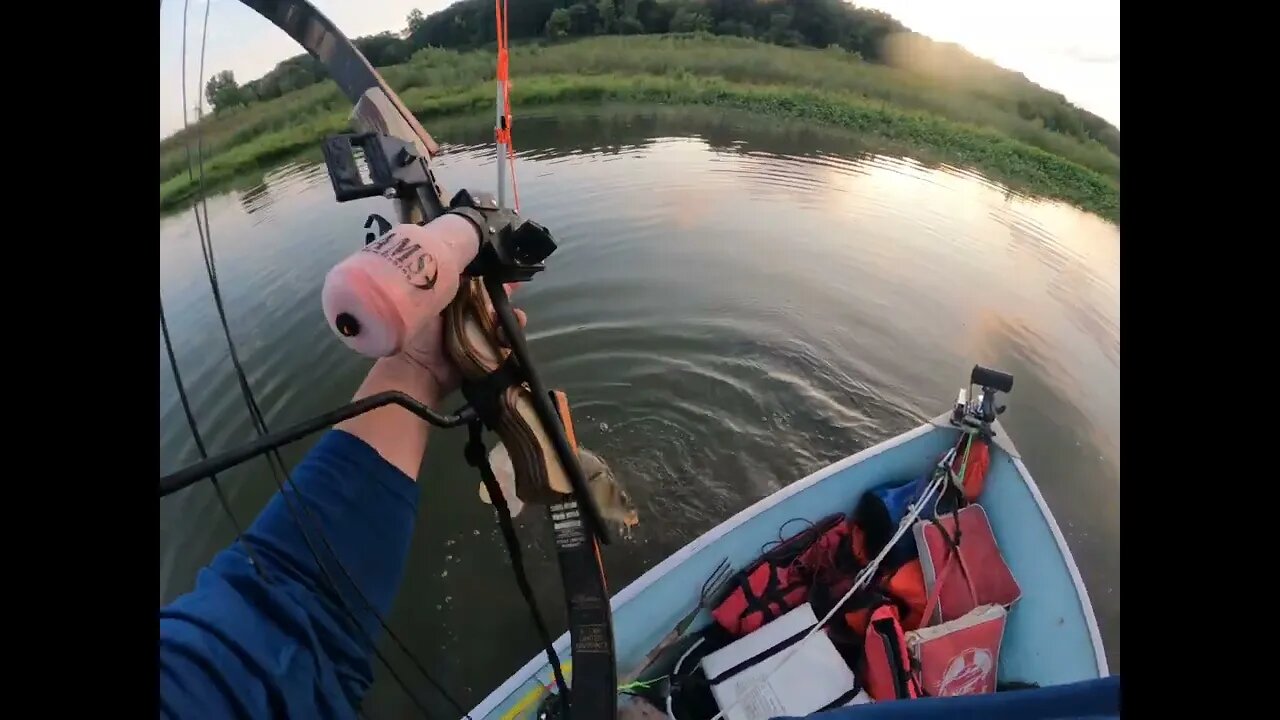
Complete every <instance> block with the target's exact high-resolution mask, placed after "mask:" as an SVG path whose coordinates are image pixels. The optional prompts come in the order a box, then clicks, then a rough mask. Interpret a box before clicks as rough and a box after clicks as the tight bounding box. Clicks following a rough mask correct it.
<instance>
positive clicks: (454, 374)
mask: <svg viewBox="0 0 1280 720" xmlns="http://www.w3.org/2000/svg"><path fill="white" fill-rule="evenodd" d="M505 287H506V290H507V297H511V294H512V293H513V292H514V291H515V288H516V284H515V283H507V284H506V286H505ZM515 315H516V320H518V321H519V322H520V327H521V328H524V326H525V323H526V322H527V321H528V316H526V315H525V312H524V311H523V310H518V309H517V310H516V311H515ZM494 324H495V325H496V324H497V319H496V318H495V319H494ZM499 335H500V337H499V338H498V342H499V344H501V345H502V346H503V347H507V346H508V343H507V340H506V338H504V337H501V333H499ZM444 342H445V341H444V314H443V313H441V314H440V315H436V316H433V317H432V318H431V319H430V320H427V321H426V322H425V323H423V325H422V327H420V328H419V329H418V331H417V332H416V333H414V334H413V335H412V336H410V337H409V339H408V341H407V342H406V343H405V346H404V350H403V351H402V352H401V355H402V356H403V357H404V358H405V359H406V360H408V361H409V362H411V363H413V364H414V365H417V366H418V367H421V368H422V369H423V370H426V371H427V373H429V374H430V375H431V377H432V379H433V380H434V381H435V384H436V390H437V392H438V397H439V398H444V397H445V396H447V395H449V394H450V393H452V392H453V391H454V390H457V389H458V386H459V385H461V384H462V371H460V370H459V369H458V366H457V365H455V364H454V362H453V360H451V359H450V358H449V352H448V351H447V350H445V347H444Z"/></svg>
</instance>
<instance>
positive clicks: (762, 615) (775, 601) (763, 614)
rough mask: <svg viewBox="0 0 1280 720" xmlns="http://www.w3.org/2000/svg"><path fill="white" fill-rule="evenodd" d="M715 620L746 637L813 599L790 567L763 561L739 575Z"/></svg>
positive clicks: (719, 608)
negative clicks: (810, 598)
mask: <svg viewBox="0 0 1280 720" xmlns="http://www.w3.org/2000/svg"><path fill="white" fill-rule="evenodd" d="M733 582H734V587H733V590H731V591H730V592H729V595H728V596H727V597H725V599H724V600H723V601H721V603H720V604H719V605H717V606H716V608H715V609H714V610H712V611H711V616H712V617H714V618H715V620H716V622H717V623H719V624H720V627H722V628H724V629H725V630H727V631H728V632H729V633H730V634H732V635H734V636H742V635H746V634H747V633H749V632H752V631H754V630H756V629H757V628H759V627H760V626H761V625H764V624H765V623H767V622H769V621H770V620H773V619H774V618H776V617H778V616H780V615H782V614H784V613H786V612H787V611H788V610H791V609H793V608H795V607H798V606H799V605H800V603H802V602H804V601H805V600H807V599H809V586H808V585H807V584H806V583H805V582H804V581H803V580H801V579H800V578H799V576H798V574H797V573H795V572H794V571H792V570H791V569H790V568H789V567H785V566H784V567H779V566H777V565H774V564H772V563H771V562H769V561H767V560H761V561H760V562H758V563H756V564H755V565H754V566H753V567H752V568H751V569H750V570H748V571H746V572H741V573H738V574H737V576H736V577H735V579H734V581H733Z"/></svg>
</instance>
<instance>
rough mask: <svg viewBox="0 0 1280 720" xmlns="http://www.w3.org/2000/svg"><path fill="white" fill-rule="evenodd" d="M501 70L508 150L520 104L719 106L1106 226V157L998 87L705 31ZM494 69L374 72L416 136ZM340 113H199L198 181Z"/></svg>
mask: <svg viewBox="0 0 1280 720" xmlns="http://www.w3.org/2000/svg"><path fill="white" fill-rule="evenodd" d="M513 33H514V31H513ZM511 67H512V72H513V85H512V90H511V97H512V103H513V105H514V107H515V108H516V114H517V125H516V136H517V145H518V142H519V113H520V110H521V109H522V108H529V107H536V106H546V105H555V104H561V103H592V102H624V103H637V104H649V105H651V104H671V105H703V106H715V107H729V108H737V109H740V110H745V111H749V112H753V113H760V114H765V115H769V116H775V117H785V118H793V119H797V120H804V121H812V122H817V123H824V124H829V125H834V126H838V127H842V128H846V129H848V130H852V131H856V132H859V133H863V134H866V135H868V136H869V138H870V139H872V140H877V139H878V140H880V141H883V143H888V144H891V145H892V146H893V147H895V148H900V149H901V150H902V152H905V153H911V154H919V155H924V156H926V157H929V158H932V159H937V160H940V161H944V162H949V163H953V164H956V165H964V166H971V167H975V168H977V169H979V170H981V171H983V172H984V173H987V174H989V175H991V176H993V177H995V178H998V179H1000V180H1002V181H1004V182H1006V183H1008V184H1010V185H1011V186H1012V187H1014V188H1017V189H1024V190H1027V191H1029V192H1033V193H1036V194H1040V195H1044V196H1047V197H1053V198H1059V199H1062V200H1066V201H1068V202H1072V203H1074V204H1076V205H1078V206H1080V207H1083V208H1085V209H1088V210H1092V211H1094V212H1097V213H1099V214H1100V215H1102V216H1104V217H1107V218H1110V219H1113V220H1118V219H1119V214H1120V209H1119V208H1120V204H1119V174H1120V159H1119V157H1118V155H1116V154H1115V153H1113V152H1112V151H1111V150H1110V149H1108V148H1107V147H1105V146H1104V145H1103V144H1102V143H1100V142H1098V141H1096V140H1092V139H1084V140H1082V139H1079V138H1076V137H1072V136H1070V135H1066V134H1063V133H1061V132H1055V131H1053V130H1050V129H1049V128H1048V127H1046V125H1045V123H1044V122H1043V120H1041V119H1027V118H1025V117H1023V116H1022V115H1020V114H1019V112H1018V102H1019V97H1018V95H1017V93H1013V94H1001V86H999V85H993V84H988V83H965V82H956V81H955V80H954V79H953V78H950V77H940V76H939V75H938V74H937V73H928V72H917V71H910V70H905V69H902V68H895V67H887V66H884V65H878V64H873V63H867V62H864V61H862V60H860V59H859V58H858V57H857V56H855V55H853V54H851V53H848V52H845V51H843V50H839V49H834V50H816V49H805V48H786V47H780V46H776V45H772V44H766V43H762V42H758V41H755V40H748V39H745V38H734V37H714V36H709V35H705V34H698V35H666V36H640V37H596V38H586V39H582V40H578V41H573V42H566V43H555V44H551V45H546V46H543V45H539V44H534V43H531V44H526V45H522V46H518V47H514V48H513V49H512V56H511ZM493 73H494V58H493V53H492V52H491V51H487V50H477V51H471V52H458V51H454V50H445V49H439V48H428V49H426V50H421V51H418V52H417V53H415V54H414V55H413V57H411V58H410V59H409V61H408V62H406V63H402V64H400V65H395V66H392V67H387V68H384V69H383V74H384V75H385V77H386V78H387V81H388V83H390V85H391V86H392V87H393V88H396V89H397V91H398V92H399V93H400V95H401V97H402V98H403V99H404V101H405V103H406V104H407V105H408V106H409V108H410V109H411V110H413V112H414V113H415V114H417V115H418V117H419V118H420V119H421V120H422V121H423V123H424V125H425V126H426V127H427V128H428V129H429V130H430V129H431V127H432V120H434V119H439V118H443V117H450V116H463V115H469V114H477V115H478V114H481V113H485V112H492V106H493V85H492V78H493ZM1033 87H1034V86H1033ZM1015 89H1016V88H1015ZM1041 92H1043V91H1041ZM349 109H350V106H349V104H348V103H347V101H346V100H345V99H344V98H343V97H342V96H341V95H340V93H339V92H338V90H337V88H336V86H334V85H333V84H332V83H331V82H328V81H325V82H322V83H318V84H313V85H310V86H307V87H305V88H302V89H300V90H296V91H293V92H290V93H288V94H285V95H283V96H281V97H279V98H276V99H274V100H271V101H265V102H257V103H252V104H250V105H248V106H244V107H237V108H235V109H232V110H229V111H225V112H223V113H219V114H218V115H216V116H213V117H210V118H208V119H206V121H205V122H204V124H203V127H202V138H201V142H202V145H203V148H204V156H205V181H206V184H207V186H216V185H218V184H220V183H224V182H226V181H228V180H230V179H232V178H234V177H235V176H236V175H238V174H240V173H242V172H245V171H248V170H251V169H261V168H262V167H264V166H265V165H268V164H271V163H273V162H277V161H279V160H281V159H283V158H285V157H289V156H291V155H294V154H296V153H298V152H299V151H301V150H304V149H307V148H310V147H314V146H315V145H316V143H317V142H318V140H319V139H320V138H321V137H322V136H323V135H324V134H326V133H332V132H340V131H342V130H343V129H344V128H345V127H346V126H347V113H348V111H349ZM441 139H447V138H441ZM883 143H882V144H883ZM160 180H161V182H160V205H161V208H162V209H165V208H168V207H173V206H175V205H178V204H180V203H182V202H183V201H185V200H188V199H190V198H191V197H193V196H195V194H196V192H197V190H198V188H196V187H195V184H194V182H193V179H192V178H191V177H190V176H189V174H188V172H187V146H186V137H185V134H184V133H179V134H177V135H175V136H172V137H170V138H167V139H166V140H164V141H163V142H162V143H161V156H160Z"/></svg>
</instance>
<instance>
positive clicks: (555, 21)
mask: <svg viewBox="0 0 1280 720" xmlns="http://www.w3.org/2000/svg"><path fill="white" fill-rule="evenodd" d="M571 22H572V20H571V19H570V18H569V11H568V10H567V9H565V8H556V9H555V10H554V11H553V12H552V13H551V17H549V18H547V37H549V38H551V39H552V40H559V39H560V38H563V37H566V36H567V35H568V34H569V25H570V23H571Z"/></svg>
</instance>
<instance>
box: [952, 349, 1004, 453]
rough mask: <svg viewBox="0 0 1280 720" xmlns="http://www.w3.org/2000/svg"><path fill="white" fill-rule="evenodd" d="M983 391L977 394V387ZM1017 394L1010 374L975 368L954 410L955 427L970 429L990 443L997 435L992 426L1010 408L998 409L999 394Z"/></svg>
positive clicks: (1000, 406) (979, 366)
mask: <svg viewBox="0 0 1280 720" xmlns="http://www.w3.org/2000/svg"><path fill="white" fill-rule="evenodd" d="M975 385H977V386H978V387H979V388H980V390H979V392H978V393H977V395H974V394H973V387H974V386H975ZM1012 390H1013V376H1012V375H1010V374H1009V373H1006V372H1001V371H999V370H993V369H991V368H985V367H983V366H981V365H974V366H973V370H972V371H971V372H970V373H969V385H968V386H967V387H962V388H960V393H959V395H958V396H957V397H956V404H955V407H954V408H953V409H952V410H951V424H952V425H958V426H960V427H962V428H968V429H971V430H974V431H977V432H979V433H981V434H982V436H983V437H985V438H987V439H990V438H991V437H992V436H994V435H995V431H994V430H992V428H991V423H993V422H995V420H996V417H997V416H999V415H1000V414H1002V413H1003V412H1004V411H1005V409H1006V408H1007V406H1005V405H999V406H997V405H996V393H997V392H1002V393H1008V392H1010V391H1012Z"/></svg>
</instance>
